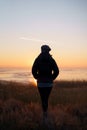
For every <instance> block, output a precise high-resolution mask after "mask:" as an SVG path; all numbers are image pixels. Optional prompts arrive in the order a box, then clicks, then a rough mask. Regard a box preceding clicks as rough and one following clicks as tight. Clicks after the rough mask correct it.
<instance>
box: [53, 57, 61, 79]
mask: <svg viewBox="0 0 87 130" xmlns="http://www.w3.org/2000/svg"><path fill="white" fill-rule="evenodd" d="M52 67H53V71H52V79H53V80H55V79H56V77H57V76H58V75H59V68H58V66H57V64H56V62H55V60H54V59H53V62H52Z"/></svg>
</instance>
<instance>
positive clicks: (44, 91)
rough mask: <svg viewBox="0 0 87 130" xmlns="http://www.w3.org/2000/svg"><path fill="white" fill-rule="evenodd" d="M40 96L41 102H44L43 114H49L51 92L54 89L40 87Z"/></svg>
mask: <svg viewBox="0 0 87 130" xmlns="http://www.w3.org/2000/svg"><path fill="white" fill-rule="evenodd" d="M38 90H39V93H40V96H41V102H42V108H43V112H47V110H48V99H49V95H50V92H51V90H52V87H42V88H41V87H38Z"/></svg>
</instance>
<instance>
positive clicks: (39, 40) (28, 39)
mask: <svg viewBox="0 0 87 130" xmlns="http://www.w3.org/2000/svg"><path fill="white" fill-rule="evenodd" d="M19 39H21V40H26V41H35V42H46V43H53V42H52V41H47V40H41V39H34V38H33V39H32V38H27V37H20V38H19Z"/></svg>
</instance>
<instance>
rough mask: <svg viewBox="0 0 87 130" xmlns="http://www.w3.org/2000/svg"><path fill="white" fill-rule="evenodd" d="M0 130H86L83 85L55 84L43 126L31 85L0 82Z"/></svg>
mask: <svg viewBox="0 0 87 130" xmlns="http://www.w3.org/2000/svg"><path fill="white" fill-rule="evenodd" d="M0 130H87V81H56V82H55V83H54V86H53V89H52V92H51V95H50V98H49V108H48V118H47V119H46V122H43V117H42V108H41V102H40V96H39V93H38V89H37V87H35V85H34V84H23V83H16V82H11V81H10V82H6V81H0Z"/></svg>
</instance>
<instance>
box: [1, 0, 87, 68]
mask: <svg viewBox="0 0 87 130" xmlns="http://www.w3.org/2000/svg"><path fill="white" fill-rule="evenodd" d="M43 44H48V45H50V47H51V48H52V51H51V54H52V55H53V57H54V58H55V60H56V62H57V63H58V65H59V67H86V68H87V0H0V66H1V67H3V66H5V67H6V66H8V67H16V66H19V67H28V66H30V67H31V65H32V63H33V60H34V59H35V57H36V56H37V55H38V54H39V53H40V47H41V45H43Z"/></svg>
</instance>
